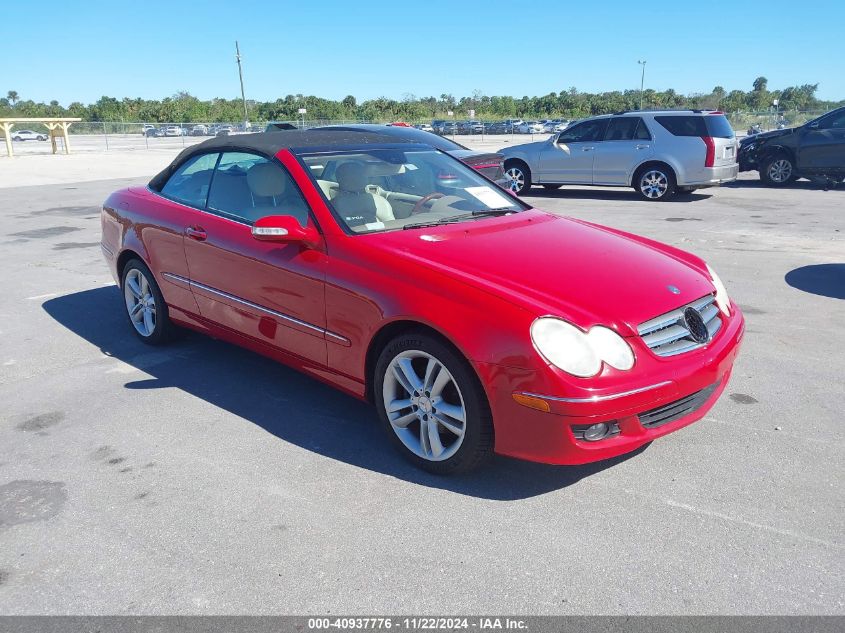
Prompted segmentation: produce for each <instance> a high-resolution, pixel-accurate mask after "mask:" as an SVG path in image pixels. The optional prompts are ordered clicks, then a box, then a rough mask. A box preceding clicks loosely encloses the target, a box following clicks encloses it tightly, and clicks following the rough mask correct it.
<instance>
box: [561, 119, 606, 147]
mask: <svg viewBox="0 0 845 633" xmlns="http://www.w3.org/2000/svg"><path fill="white" fill-rule="evenodd" d="M607 121H608V119H597V120H595V121H584V122H583V123H579V124H578V125H576V126H574V127H571V128H569V129H568V130H565V131H563V132H561V134H560V136H559V137H558V139H557V142H558V143H591V142H593V141H600V140H602V139H603V138H604V131H605V129H607Z"/></svg>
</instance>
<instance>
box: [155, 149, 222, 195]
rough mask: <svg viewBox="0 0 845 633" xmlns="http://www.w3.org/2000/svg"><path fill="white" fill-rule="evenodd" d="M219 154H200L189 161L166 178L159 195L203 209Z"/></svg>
mask: <svg viewBox="0 0 845 633" xmlns="http://www.w3.org/2000/svg"><path fill="white" fill-rule="evenodd" d="M219 155H220V154H201V155H199V156H195V157H194V158H192V159H190V160H189V161H188V162H186V163H185V164H184V165H182V166H181V167H180V168H179V169H177V170H176V172H175V173H174V174H173V175H172V176H171V177H170V178H168V180H167V182H166V183H164V187H162V188H161V194H162V195H163V196H166V197H168V198H173V199H174V200H176V201H178V202H184V203H185V204H188V205H191V206H192V207H204V206H205V200H206V198H207V197H208V186H209V184H210V183H211V174H212V173H213V172H214V164H215V163H216V162H217V157H218V156H219Z"/></svg>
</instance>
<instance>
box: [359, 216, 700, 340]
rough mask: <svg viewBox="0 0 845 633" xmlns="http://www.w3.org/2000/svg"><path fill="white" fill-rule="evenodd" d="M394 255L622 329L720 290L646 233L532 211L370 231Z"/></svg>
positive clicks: (536, 306) (534, 306) (585, 323)
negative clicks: (619, 229)
mask: <svg viewBox="0 0 845 633" xmlns="http://www.w3.org/2000/svg"><path fill="white" fill-rule="evenodd" d="M366 237H367V238H368V241H370V242H371V244H372V245H373V246H375V247H377V248H383V249H387V250H390V251H392V252H391V253H390V255H391V256H392V257H400V258H406V259H409V260H413V263H414V264H415V265H417V266H419V265H423V266H426V267H428V268H430V269H434V270H436V271H438V272H441V273H443V274H444V275H448V276H450V277H452V278H454V279H457V280H460V281H463V282H464V283H467V284H470V285H472V286H475V287H477V288H480V289H482V290H485V291H488V292H490V293H492V294H496V295H498V296H500V297H501V298H503V299H504V300H507V301H510V302H512V303H514V304H517V305H519V306H521V307H523V308H525V309H527V310H529V311H532V312H534V313H535V314H536V315H537V316H541V315H545V314H552V315H556V316H560V317H563V318H565V319H567V320H569V321H572V322H573V323H576V324H577V325H579V326H581V327H583V328H585V329H586V328H589V327H591V326H592V325H596V324H599V323H601V324H604V325H607V326H610V327H613V328H614V329H616V330H617V331H618V332H619V333H620V334H622V335H623V336H633V335H635V334H636V328H637V325H638V324H640V323H643V322H644V321H647V320H649V319H651V318H653V317H656V316H658V315H661V314H663V313H665V312H669V311H670V310H673V309H675V308H678V307H680V306H682V305H684V304H686V303H689V302H691V301H694V300H695V299H698V298H700V297H703V296H704V295H706V294H708V293H712V292H714V287H713V284H712V282H711V281H710V279H709V276H708V275H707V273H706V272H705V270H706V269H705V266H704V263H703V262H702V261H701V260H699V259H697V258H696V257H694V256H692V255H689V254H687V253H684V252H683V251H679V250H677V249H674V248H672V247H671V246H666V245H662V244H658V243H656V242H652V241H650V240H647V239H645V238H638V237H636V236H633V235H629V234H626V233H622V232H619V231H615V230H613V229H609V228H605V227H600V226H597V225H593V224H589V223H586V222H582V221H579V220H574V219H571V218H564V217H560V216H555V215H551V214H549V213H546V212H543V211H539V210H536V209H532V210H529V211H525V212H523V213H519V214H515V215H511V216H504V217H499V218H485V219H483V220H475V221H469V222H463V223H460V224H454V225H446V226H440V227H431V228H422V229H413V230H407V231H394V232H390V233H378V234H371V235H369V236H366Z"/></svg>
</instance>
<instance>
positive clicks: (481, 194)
mask: <svg viewBox="0 0 845 633" xmlns="http://www.w3.org/2000/svg"><path fill="white" fill-rule="evenodd" d="M466 192H467V193H468V194H470V195H471V196H475V197H476V198H478V199H479V200H481V202H483V203H484V204H486V205H487V206H488V207H490V208H491V209H499V208H501V207H510V206H512V203H511V201H510V200H508V199H507V198H505V197H504V196H503V195H502V194H500V193H496V192H495V191H493V189H491V188H490V187H467V188H466Z"/></svg>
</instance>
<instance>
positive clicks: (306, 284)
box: [102, 130, 744, 474]
mask: <svg viewBox="0 0 845 633" xmlns="http://www.w3.org/2000/svg"><path fill="white" fill-rule="evenodd" d="M394 140H395V139H393V138H392V137H390V136H386V135H379V134H377V133H373V134H361V133H354V134H346V133H344V132H342V131H320V130H312V131H298V130H297V131H284V132H272V133H266V134H253V135H243V136H233V137H222V138H214V139H210V140H208V141H206V142H204V143H201V144H199V145H195V146H193V147H190V148H188V149H186V150H185V151H183V152H182V153H181V154H180V155H179V156H178V157H177V158H176V159H175V160H174V162H173V163H172V164H171V165H170V166H169V167H167V169H165V170H164V171H163V172H161V173H160V174H158V175H157V176H156V177H155V178H153V179H152V181H151V182H150V183H149V185H148V186H146V187H131V188H129V189H124V190H122V191H118V192H116V193H114V194H112V195H111V196H110V197H109V198H108V200H107V201H106V202H105V205H104V207H103V212H102V231H103V235H102V249H103V252H104V254H105V256H106V259H107V261H108V264H109V267H110V269H111V272H112V274H113V275H114V277H115V279H116V280H117V282H118V283H119V284H120V287H121V289H122V295H123V298H124V302H123V303H124V309H125V310H126V314H127V316H128V320H129V323H130V325H131V327H132V330H133V331H134V332H135V334H137V336H138V337H140V338H141V340H143V341H145V342H147V343H151V344H159V343H163V342H164V341H166V340H167V339H168V338H169V336H170V335H171V333H172V332H173V330H174V328H175V327H177V326H181V327H188V328H193V329H195V330H198V331H200V332H207V333H209V334H212V335H214V336H215V337H218V338H222V339H225V340H229V341H232V342H234V343H237V344H239V345H243V346H245V347H248V348H250V349H252V350H255V351H256V352H260V353H262V354H266V355H268V356H271V357H273V358H276V359H278V360H280V361H282V362H284V363H287V364H289V365H292V366H293V367H295V368H297V369H299V370H301V371H303V372H306V373H308V374H310V375H311V376H314V377H316V378H318V379H320V380H322V381H325V382H327V383H330V384H331V385H334V386H335V387H337V388H339V389H342V390H343V391H345V392H347V393H349V394H352V395H353V396H356V397H358V398H362V399H367V400H369V401H371V402H372V403H374V404H375V406H376V408H377V410H378V414H379V418H380V419H381V422H382V423H383V425H384V427H385V429H386V431H387V433H388V435H389V436H390V437H391V438H392V440H393V441H394V442H395V444H396V445H397V446H398V448H399V449H400V450H401V451H402V452H403V453H404V454H405V455H406V456H407V457H408V458H410V459H411V460H412V461H414V462H415V463H416V464H418V465H419V466H421V467H423V468H425V469H428V470H430V471H433V472H436V473H442V474H448V473H455V472H459V471H465V470H468V469H471V468H473V467H475V466H477V465H479V464H480V463H481V462H482V461H484V459H485V458H487V457H488V456H490V455H491V454H492V453H493V452H496V453H499V454H503V455H510V456H515V457H519V458H524V459H528V460H534V461H539V462H547V463H552V464H581V463H586V462H592V461H596V460H601V459H605V458H609V457H613V456H616V455H620V454H623V453H626V452H629V451H632V450H634V449H636V448H637V447H640V446H642V445H643V444H646V443H648V442H650V441H652V440H654V439H655V438H657V437H660V436H662V435H666V434H667V433H671V432H672V431H676V430H678V429H679V428H681V427H683V426H686V425H688V424H690V423H692V422H694V421H695V420H698V419H700V418H701V417H702V416H704V414H705V413H706V412H707V411H708V410H709V409H710V407H711V406H712V405H713V403H714V402H715V401H716V399H717V398H718V397H719V395H720V394H721V393H722V391H723V390H724V388H725V385H726V384H727V382H728V379H729V377H730V373H731V368H732V365H733V362H734V359H735V357H736V354H737V350H738V348H739V343H740V340H741V338H742V335H743V330H744V325H743V317H742V315H741V313H740V311H739V310H738V309H737V306H736V305H735V304H734V303H733V302H732V301H731V300H730V299H729V298H728V294H727V292H726V290H725V287H724V286H723V285H722V283H721V282H720V281H719V278H718V277H717V276H716V274H715V273H714V272H713V271H712V270H711V269H710V268H709V267H708V266H707V265H706V264H705V263H704V262H703V261H702V260H701V259H699V258H697V257H695V256H693V255H690V254H689V253H685V252H683V251H680V250H678V249H676V248H673V247H671V246H666V245H664V244H660V243H657V242H654V241H651V240H648V239H645V238H642V237H637V236H635V235H631V234H628V233H624V232H622V231H617V230H614V229H610V228H606V227H602V226H598V225H594V224H590V223H588V222H583V221H578V220H574V219H570V218H564V217H559V216H556V215H552V214H550V213H547V212H543V211H541V210H538V209H534V208H531V207H530V206H528V205H527V204H525V203H524V202H523V201H521V200H518V199H517V198H515V197H513V196H511V195H509V194H508V193H507V192H505V191H503V190H502V189H499V188H498V187H496V186H495V185H494V184H493V183H491V182H490V181H489V180H486V179H485V178H484V177H483V176H481V175H479V174H478V173H477V172H475V171H473V170H472V169H470V168H469V167H467V166H465V165H463V164H462V163H461V162H459V161H458V160H456V159H454V158H452V157H451V156H448V155H447V154H445V153H443V152H441V151H438V150H435V149H434V148H432V147H430V146H427V145H412V144H408V143H403V144H396V143H394V142H393V141H394Z"/></svg>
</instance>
